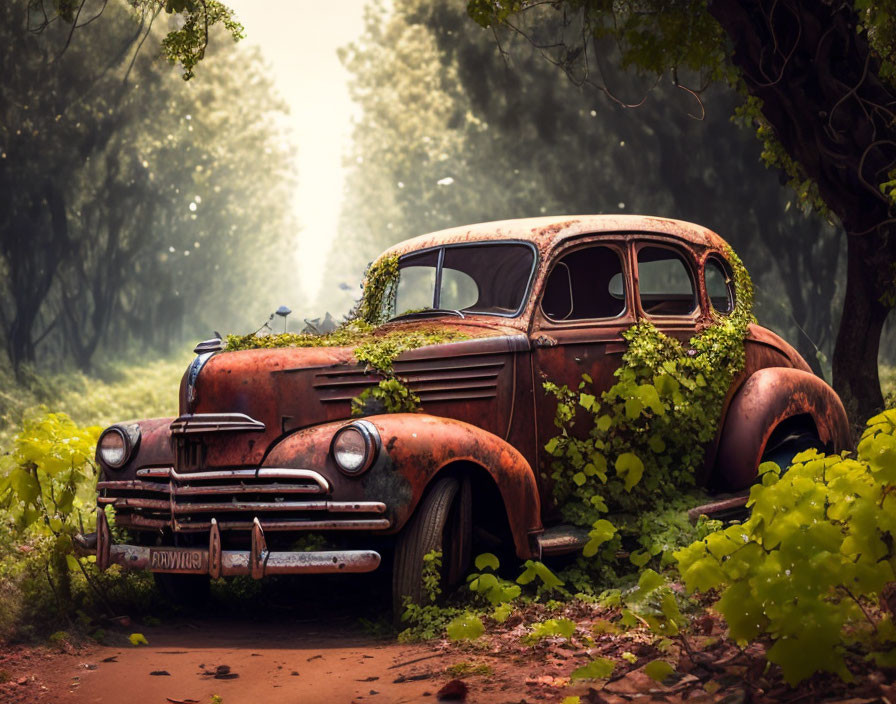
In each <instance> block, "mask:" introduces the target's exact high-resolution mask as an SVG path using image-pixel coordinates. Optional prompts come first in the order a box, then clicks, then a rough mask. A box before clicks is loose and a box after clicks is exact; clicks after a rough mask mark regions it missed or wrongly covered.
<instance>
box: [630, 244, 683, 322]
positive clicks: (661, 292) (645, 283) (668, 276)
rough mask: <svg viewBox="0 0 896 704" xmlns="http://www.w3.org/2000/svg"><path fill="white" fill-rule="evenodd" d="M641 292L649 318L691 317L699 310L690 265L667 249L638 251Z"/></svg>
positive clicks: (651, 248)
mask: <svg viewBox="0 0 896 704" xmlns="http://www.w3.org/2000/svg"><path fill="white" fill-rule="evenodd" d="M638 290H639V293H640V296H641V308H643V309H644V312H645V313H647V315H688V314H689V313H692V312H693V311H694V310H696V308H697V292H696V291H695V289H694V281H693V279H692V278H691V274H690V272H689V271H688V267H687V265H686V264H685V263H684V260H683V259H682V257H681V255H680V254H678V253H677V252H676V251H675V250H672V249H667V248H666V247H641V249H639V250H638Z"/></svg>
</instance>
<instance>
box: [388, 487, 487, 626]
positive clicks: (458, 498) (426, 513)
mask: <svg viewBox="0 0 896 704" xmlns="http://www.w3.org/2000/svg"><path fill="white" fill-rule="evenodd" d="M472 533H473V531H472V501H471V491H470V482H469V481H468V480H465V479H464V480H459V479H455V478H454V477H445V478H442V479H438V480H437V481H436V482H435V483H434V484H433V486H432V488H431V489H430V491H429V492H428V493H427V494H426V496H425V497H424V498H423V500H422V501H421V502H420V504H419V506H417V511H416V512H415V513H414V515H413V516H412V517H411V520H410V521H409V522H408V524H407V525H406V526H405V527H404V530H402V532H401V534H400V535H399V537H398V542H397V544H396V546H395V564H394V565H393V568H392V615H393V620H394V622H395V624H396V626H400V624H401V616H402V613H403V612H404V600H405V598H407V597H410V599H411V601H413V602H414V603H416V604H422V603H423V600H424V596H425V595H424V592H423V581H422V574H423V564H424V561H423V558H424V556H425V555H426V554H428V553H430V552H432V551H433V550H441V551H442V569H441V575H440V576H441V582H442V588H443V589H444V588H446V587H451V586H454V585H455V584H457V583H458V582H460V580H462V579H463V578H464V576H465V575H466V572H467V569H468V568H469V564H470V552H471V542H472Z"/></svg>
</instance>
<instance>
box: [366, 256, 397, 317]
mask: <svg viewBox="0 0 896 704" xmlns="http://www.w3.org/2000/svg"><path fill="white" fill-rule="evenodd" d="M397 293H398V255H397V254H393V255H389V256H382V257H380V258H379V259H377V260H376V261H375V262H374V263H373V264H371V265H370V268H369V269H368V270H367V274H366V275H365V277H364V296H363V297H362V298H361V302H360V304H359V305H358V317H359V318H360V319H361V320H363V321H365V322H367V323H370V324H371V325H380V324H382V323H385V322H386V321H387V320H388V319H389V318H390V317H391V315H393V312H394V310H395V296H396V294H397Z"/></svg>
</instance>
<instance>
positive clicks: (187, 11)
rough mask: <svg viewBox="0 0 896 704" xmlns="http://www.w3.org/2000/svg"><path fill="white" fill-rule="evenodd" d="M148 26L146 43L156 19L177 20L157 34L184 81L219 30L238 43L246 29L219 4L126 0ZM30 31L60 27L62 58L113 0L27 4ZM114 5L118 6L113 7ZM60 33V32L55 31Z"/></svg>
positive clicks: (30, 0)
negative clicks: (55, 25)
mask: <svg viewBox="0 0 896 704" xmlns="http://www.w3.org/2000/svg"><path fill="white" fill-rule="evenodd" d="M125 1H126V2H127V4H128V5H129V6H130V7H131V8H132V10H133V13H134V15H135V16H136V17H137V18H138V19H139V21H140V25H141V28H142V27H143V26H144V25H146V28H145V35H144V37H143V40H142V41H141V45H142V43H143V41H145V40H146V38H148V37H149V35H150V30H151V27H152V25H153V22H154V21H155V20H156V18H157V17H158V16H159V15H161V14H162V12H163V11H164V13H165V14H166V15H170V16H172V18H174V17H176V18H177V19H178V20H179V22H178V24H179V26H177V27H175V28H172V29H171V30H170V31H169V32H168V33H167V34H165V35H164V36H160V35H158V34H157V36H156V39H155V41H157V42H159V43H160V45H161V48H162V53H163V54H164V56H165V58H167V59H168V60H169V61H170V62H171V63H179V64H180V65H181V67H182V68H183V70H184V72H183V78H184V80H190V79H191V78H193V76H194V75H195V68H196V64H198V63H199V62H200V61H202V59H203V58H205V52H206V49H207V48H208V45H209V38H210V36H211V34H212V33H214V31H215V28H216V26H220V27H222V28H223V29H224V30H225V31H226V32H227V33H228V34H229V35H230V36H231V37H232V38H233V40H234V41H239V40H240V39H242V38H243V26H242V25H241V24H240V23H239V22H237V20H236V17H235V16H234V14H233V10H231V9H230V8H229V7H227V6H226V5H224V4H223V3H220V2H218V0H125ZM27 2H28V15H27V27H28V31H29V32H31V33H34V34H41V33H42V32H44V31H45V30H46V29H47V28H49V27H50V26H51V25H53V24H60V25H62V26H63V30H62V31H64V32H65V34H66V37H65V42H64V43H63V44H62V45H61V47H60V51H59V54H58V55H59V56H61V55H62V54H63V53H65V51H66V50H67V49H68V47H69V46H70V45H71V42H72V39H73V38H75V32H76V31H78V30H80V29H81V28H83V27H86V26H88V25H90V24H92V23H93V22H95V21H96V20H98V19H99V18H100V17H101V16H102V15H103V13H104V12H105V11H106V9H107V8H108V7H109V0H27ZM113 5H114V3H113ZM54 29H57V28H54Z"/></svg>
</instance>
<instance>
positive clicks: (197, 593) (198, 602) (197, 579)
mask: <svg viewBox="0 0 896 704" xmlns="http://www.w3.org/2000/svg"><path fill="white" fill-rule="evenodd" d="M152 576H153V579H154V580H155V582H156V588H157V589H158V590H159V592H160V593H161V595H162V597H163V598H164V599H165V600H166V601H168V602H170V603H171V604H174V605H176V606H188V607H191V608H197V607H202V606H205V605H206V604H208V601H209V595H210V590H211V580H210V579H209V576H208V575H207V574H176V573H170V572H153V573H152Z"/></svg>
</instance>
